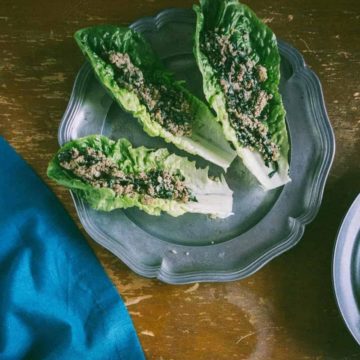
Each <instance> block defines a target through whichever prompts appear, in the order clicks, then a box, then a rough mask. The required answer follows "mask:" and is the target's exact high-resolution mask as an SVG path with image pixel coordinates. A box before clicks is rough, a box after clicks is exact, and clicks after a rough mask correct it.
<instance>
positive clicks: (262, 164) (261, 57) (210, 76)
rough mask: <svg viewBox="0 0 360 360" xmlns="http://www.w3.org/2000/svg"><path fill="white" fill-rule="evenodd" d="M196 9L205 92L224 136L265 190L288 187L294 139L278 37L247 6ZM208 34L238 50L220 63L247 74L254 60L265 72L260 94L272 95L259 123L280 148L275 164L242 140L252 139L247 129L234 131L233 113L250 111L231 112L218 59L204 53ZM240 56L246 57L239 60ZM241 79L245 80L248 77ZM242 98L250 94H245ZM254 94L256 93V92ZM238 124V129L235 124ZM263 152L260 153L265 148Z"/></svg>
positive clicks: (209, 2)
mask: <svg viewBox="0 0 360 360" xmlns="http://www.w3.org/2000/svg"><path fill="white" fill-rule="evenodd" d="M194 10H195V12H196V16H197V22H196V32H195V44H194V55H195V58H196V61H197V63H198V66H199V68H200V71H201V73H202V76H203V89H204V93H205V96H206V99H207V101H208V103H209V105H210V107H212V108H213V109H214V110H215V112H216V114H217V119H218V121H219V122H220V123H221V124H222V127H223V131H224V134H225V137H226V138H227V140H228V141H229V142H230V143H232V144H233V146H234V147H235V149H236V151H237V154H238V155H239V157H240V158H241V159H242V161H243V163H244V165H245V166H246V167H247V168H248V169H249V171H250V172H252V174H253V175H254V176H255V177H256V178H257V180H258V181H259V182H260V184H261V185H262V186H263V187H264V188H265V189H267V190H268V189H272V188H276V187H278V186H281V185H283V184H285V183H287V182H288V181H290V178H289V175H288V172H289V162H288V153H289V139H288V134H287V129H286V123H285V109H284V106H283V103H282V99H281V95H280V93H279V89H278V87H279V81H280V56H279V52H278V47H277V42H276V38H275V35H274V34H273V32H272V31H271V30H270V29H269V28H268V27H267V26H266V25H265V24H264V23H262V22H261V21H260V20H259V19H258V18H257V17H256V15H255V14H254V13H253V12H252V11H251V10H250V9H249V8H248V7H247V6H245V5H243V4H241V3H239V2H238V1H237V0H200V6H194ZM206 34H210V36H211V34H212V35H213V34H220V35H219V36H223V39H225V40H227V39H229V40H228V41H229V43H231V45H230V46H232V47H231V50H232V51H233V49H234V48H235V49H236V54H237V55H236V56H230V55H229V57H228V58H226V59H225V60H224V58H221V60H218V61H223V62H224V63H225V62H226V61H230V62H231V65H232V66H233V67H234V68H237V69H241V70H242V71H243V70H244V69H248V63H246V62H247V61H249V60H250V61H251V63H250V65H251V66H252V67H253V68H256V69H259V68H260V69H262V70H263V72H265V75H264V79H262V80H258V79H259V77H260V76H259V77H258V78H255V79H254V80H255V81H257V82H256V86H257V91H258V92H260V91H261V92H262V94H266V95H268V99H267V104H266V106H265V108H263V109H264V110H261V109H260V114H261V111H262V112H263V114H262V115H261V116H262V118H261V119H260V120H259V121H260V122H261V124H262V125H261V126H263V127H265V129H266V131H268V133H267V134H268V135H266V136H267V139H268V143H270V144H271V146H272V147H269V148H271V149H275V150H274V154H275V155H276V159H275V155H272V154H270V155H271V156H273V158H274V159H275V160H271V161H269V160H268V159H266V158H265V157H264V156H265V155H263V153H261V151H260V150H258V149H257V146H256V144H255V146H254V145H253V144H252V146H249V145H248V144H247V143H246V142H245V141H242V138H244V137H245V138H246V136H248V135H247V134H245V135H244V134H242V133H241V131H242V130H239V128H238V129H236V128H235V127H234V122H232V121H231V118H230V116H231V115H230V112H231V111H234V110H237V111H239V112H242V113H241V114H240V115H241V116H243V114H244V113H245V110H244V109H242V108H237V109H233V108H231V107H229V97H231V94H230V95H229V93H227V92H226V91H225V90H224V85H223V84H224V83H223V84H222V83H221V79H220V77H219V70H218V69H217V68H216V67H215V66H214V60H211V59H210V58H209V54H207V53H206V51H205V50H206V49H207V48H206V46H209V45H208V44H206V41H207V39H208V38H209V37H208V38H206V36H207V35H206ZM214 36H216V35H214ZM221 46H223V45H221ZM204 49H205V50H204ZM230 53H231V52H230ZM239 54H241V56H238V55H239ZM214 56H216V53H215V55H214ZM228 63H229V62H227V64H228ZM228 66H229V65H228ZM249 71H250V70H249ZM253 71H255V70H253ZM224 76H225V75H224ZM240 76H241V79H243V76H242V75H240ZM241 81H242V80H241ZM225 89H226V88H225ZM237 90H238V91H244V87H242V88H241V89H240V90H239V87H238V88H237ZM243 94H246V93H245V92H243ZM248 94H249V93H248ZM250 94H255V91H254V92H253V93H250ZM253 96H254V95H253ZM259 97H260V95H258V99H259ZM244 99H246V97H244ZM236 101H238V102H237V103H238V104H239V103H241V102H242V104H243V105H244V106H245V105H246V106H247V104H248V103H247V102H246V101H249V100H248V99H246V100H242V99H240V100H236ZM253 108H254V107H253ZM246 111H249V110H248V109H247V110H246ZM255 113H256V112H253V113H250V114H251V116H253V118H254V119H255V120H258V118H256V117H255V116H257V117H259V116H260V115H254V114H255ZM245 114H246V113H245ZM258 123H259V122H258ZM235 125H237V124H236V123H235ZM241 125H242V124H241ZM239 127H240V125H239ZM260 138H261V137H260ZM256 141H257V140H256ZM264 141H265V140H264ZM259 149H261V147H260V145H259Z"/></svg>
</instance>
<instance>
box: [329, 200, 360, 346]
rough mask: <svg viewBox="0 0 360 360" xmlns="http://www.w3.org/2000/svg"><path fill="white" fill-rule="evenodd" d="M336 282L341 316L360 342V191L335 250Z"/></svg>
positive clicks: (336, 294) (340, 232) (348, 214)
mask: <svg viewBox="0 0 360 360" xmlns="http://www.w3.org/2000/svg"><path fill="white" fill-rule="evenodd" d="M333 282H334V290H335V296H336V300H337V303H338V306H339V309H340V312H341V315H342V317H343V318H344V321H345V323H346V325H347V327H348V329H349V331H350V332H351V334H352V335H353V337H354V338H355V340H356V341H357V342H358V344H359V345H360V194H359V195H358V196H357V198H356V199H355V201H354V202H353V204H352V205H351V207H350V209H349V211H348V212H347V214H346V216H345V218H344V221H343V223H342V224H341V227H340V230H339V234H338V237H337V241H336V246H335V250H334V260H333Z"/></svg>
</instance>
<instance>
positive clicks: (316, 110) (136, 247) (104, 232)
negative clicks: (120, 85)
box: [59, 9, 334, 284]
mask: <svg viewBox="0 0 360 360" xmlns="http://www.w3.org/2000/svg"><path fill="white" fill-rule="evenodd" d="M131 27H132V28H133V29H134V30H136V31H139V32H141V33H143V34H144V36H145V37H146V38H147V39H148V40H149V41H150V43H151V44H152V46H153V48H154V50H155V51H156V53H157V54H158V55H159V56H160V57H161V58H162V60H163V62H164V63H165V65H166V66H167V67H168V68H169V69H171V70H172V71H173V72H174V73H175V74H176V76H177V77H178V78H179V79H184V80H186V82H187V84H188V86H189V88H190V89H191V90H192V91H193V92H194V93H195V94H196V95H198V96H199V97H201V98H204V96H203V93H202V84H201V75H200V72H199V70H198V69H197V66H196V63H195V60H194V57H193V54H192V46H193V33H194V28H195V16H194V14H193V12H192V11H191V10H180V9H171V10H165V11H163V12H161V13H160V14H158V15H157V16H156V17H147V18H143V19H140V20H139V21H136V22H135V23H133V24H132V25H131ZM279 49H280V54H281V76H282V80H281V84H280V90H281V93H282V96H283V100H284V104H285V108H286V110H287V125H288V129H289V132H290V140H291V160H290V163H291V165H290V176H291V178H292V179H293V180H292V182H291V183H288V184H286V186H284V187H282V188H279V189H275V190H272V191H268V192H265V191H264V190H263V189H262V188H261V187H260V186H259V185H258V183H257V181H256V180H255V178H254V177H253V176H252V175H251V174H249V172H248V171H247V170H246V169H245V168H244V167H243V165H242V164H241V162H240V160H239V159H236V160H235V161H234V162H233V163H232V165H231V167H230V168H229V170H228V172H227V174H226V180H227V182H228V184H229V186H230V187H231V189H232V190H233V191H234V207H233V211H234V215H233V216H231V217H229V218H227V219H225V220H214V219H210V218H208V217H206V216H204V215H194V214H185V215H183V216H180V217H178V218H173V217H171V216H168V215H161V216H159V217H155V216H150V215H147V214H145V213H144V212H141V211H139V210H138V209H135V208H132V209H127V210H116V211H112V212H110V213H105V212H99V211H95V210H93V209H91V208H90V207H89V206H88V205H87V204H86V203H84V202H83V201H82V200H81V199H80V198H79V197H78V196H76V195H75V194H72V195H73V199H74V202H75V206H76V209H77V212H78V215H79V218H80V220H81V222H82V224H83V226H84V228H85V230H86V231H87V232H88V234H89V235H90V236H91V237H92V238H93V239H94V240H95V241H96V242H98V243H99V244H101V245H103V246H104V247H105V248H107V249H109V250H110V251H111V252H113V253H114V254H115V255H116V256H118V257H119V258H120V259H121V260H122V261H123V262H124V263H126V264H127V265H128V266H129V267H130V268H131V269H132V270H134V271H135V272H136V273H138V274H141V275H143V276H146V277H151V278H152V277H156V278H158V279H160V280H162V281H165V282H168V283H173V284H180V283H190V282H195V281H228V280H236V279H241V278H244V277H246V276H249V275H250V274H252V273H253V272H255V271H256V270H258V269H260V268H261V267H262V266H264V265H265V264H266V263H267V262H269V261H270V260H271V259H273V258H274V257H275V256H278V255H279V254H281V253H283V252H284V251H286V250H288V249H290V248H291V247H292V246H294V245H295V244H296V243H297V242H298V241H299V240H300V238H301V236H302V234H303V232H304V226H305V224H307V223H309V222H310V221H311V220H312V219H313V218H314V217H315V215H316V213H317V211H318V209H319V206H320V203H321V198H322V194H323V189H324V185H325V180H326V177H327V175H328V172H329V169H330V166H331V163H332V159H333V156H334V136H333V132H332V129H331V126H330V123H329V120H328V117H327V114H326V109H325V106H324V100H323V96H322V91H321V86H320V82H319V80H318V78H317V77H316V75H315V74H314V73H313V72H312V71H311V70H309V68H308V67H307V66H306V65H305V63H304V60H303V58H302V56H301V55H300V54H299V53H298V51H297V50H295V49H294V48H292V47H291V46H289V45H288V44H286V43H284V42H282V41H279ZM90 134H103V135H106V136H109V137H110V138H112V139H118V138H120V137H126V138H128V139H129V140H130V141H131V142H132V143H133V144H134V145H135V146H140V145H145V146H147V147H152V148H159V147H167V148H168V149H169V150H170V151H173V152H175V153H178V154H181V155H186V156H188V157H189V158H191V159H194V160H196V161H197V164H198V165H199V166H206V165H210V172H211V173H213V174H219V173H220V172H221V169H220V168H218V167H216V166H215V165H211V164H208V163H207V162H206V161H205V160H203V159H201V158H198V157H193V156H189V155H187V154H185V153H183V152H181V151H179V150H178V149H177V148H175V147H174V146H171V145H168V144H166V143H165V141H163V140H162V139H160V138H151V137H149V136H147V135H146V134H145V133H144V131H143V130H142V128H141V127H140V126H139V124H138V123H137V121H136V120H135V119H134V118H133V117H132V116H131V115H129V114H127V113H125V112H123V111H122V110H121V109H120V108H119V106H118V105H116V104H115V103H114V102H113V101H112V99H111V98H110V96H109V95H108V94H107V93H106V91H105V90H104V88H103V87H102V86H101V85H100V83H99V82H98V81H97V80H96V78H95V76H94V74H93V73H92V70H91V68H90V65H89V64H87V63H86V64H84V66H83V67H82V68H81V70H80V72H79V74H78V76H77V78H76V81H75V85H74V89H73V92H72V95H71V98H70V101H69V105H68V108H67V110H66V112H65V114H64V117H63V120H62V122H61V125H60V129H59V143H60V145H62V144H64V143H65V142H67V141H69V140H72V139H76V138H79V137H82V136H85V135H90Z"/></svg>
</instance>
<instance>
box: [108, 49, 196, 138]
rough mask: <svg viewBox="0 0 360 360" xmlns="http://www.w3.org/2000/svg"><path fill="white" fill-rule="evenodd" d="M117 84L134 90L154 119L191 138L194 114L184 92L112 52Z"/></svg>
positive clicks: (123, 55)
mask: <svg viewBox="0 0 360 360" xmlns="http://www.w3.org/2000/svg"><path fill="white" fill-rule="evenodd" d="M108 61H110V63H111V64H113V65H114V70H115V79H116V81H117V83H118V84H119V85H120V86H121V87H123V88H126V89H128V90H129V91H133V92H135V93H136V95H137V96H138V97H139V99H140V102H141V103H142V104H143V105H144V106H145V107H146V108H147V110H148V112H149V113H150V115H151V117H152V119H153V120H155V121H156V122H158V123H159V124H160V125H162V126H163V127H164V128H165V129H166V130H168V131H169V132H171V133H172V134H174V135H177V136H184V135H191V123H192V121H193V118H194V115H193V114H192V111H191V105H190V103H189V101H188V100H187V99H186V97H185V95H184V93H182V92H180V91H178V90H177V89H175V88H174V87H172V86H169V84H166V83H165V82H162V81H161V80H160V79H154V78H153V76H152V75H151V74H145V73H144V72H143V71H142V70H141V69H140V68H138V67H137V66H135V65H134V64H133V63H132V61H131V59H130V57H129V55H128V54H122V53H119V52H110V53H109V54H108Z"/></svg>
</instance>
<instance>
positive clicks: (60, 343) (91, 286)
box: [0, 137, 144, 360]
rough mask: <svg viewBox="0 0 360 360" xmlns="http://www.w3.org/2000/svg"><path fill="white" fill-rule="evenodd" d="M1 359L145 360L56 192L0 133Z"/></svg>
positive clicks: (115, 298) (115, 296)
mask: <svg viewBox="0 0 360 360" xmlns="http://www.w3.org/2000/svg"><path fill="white" fill-rule="evenodd" d="M0 291H1V293H0V359H2V360H8V359H9V360H10V359H11V360H13V359H66V360H69V359H70V360H71V359H77V360H78V359H90V360H92V359H101V360H106V359H117V360H118V359H120V360H121V359H125V360H128V359H131V360H139V359H144V355H143V352H142V350H141V347H140V344H139V341H138V338H137V336H136V333H135V331H134V327H133V324H132V321H131V319H130V317H129V315H128V313H127V310H126V308H125V305H124V303H123V302H122V300H121V298H120V296H119V294H118V293H117V291H116V289H115V288H114V286H113V285H112V283H111V282H110V280H109V279H108V277H107V276H106V274H105V272H104V270H103V268H102V267H101V265H100V263H99V262H98V260H97V258H96V257H95V255H94V254H93V252H92V250H91V248H90V247H89V246H88V244H87V243H86V240H85V239H84V238H83V237H82V235H81V233H80V232H79V230H78V229H77V228H76V226H75V224H74V223H73V221H72V220H71V218H70V217H69V216H68V214H67V213H66V211H65V210H64V208H63V207H62V206H61V204H60V203H59V201H58V200H57V199H56V197H55V196H54V194H53V193H52V192H51V191H50V190H49V189H48V188H47V186H46V185H45V184H44V183H43V182H42V181H41V180H40V178H39V177H38V176H37V175H36V174H35V173H34V172H33V171H32V170H31V168H30V167H29V166H28V165H27V164H26V163H25V162H24V161H23V160H22V159H21V158H20V157H19V155H17V154H16V152H15V151H14V150H13V149H12V148H11V147H10V146H9V145H8V144H7V142H6V141H5V140H4V139H2V138H1V137H0Z"/></svg>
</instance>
